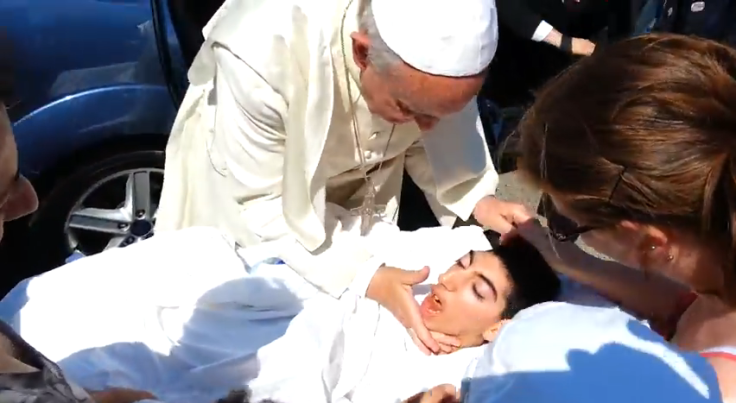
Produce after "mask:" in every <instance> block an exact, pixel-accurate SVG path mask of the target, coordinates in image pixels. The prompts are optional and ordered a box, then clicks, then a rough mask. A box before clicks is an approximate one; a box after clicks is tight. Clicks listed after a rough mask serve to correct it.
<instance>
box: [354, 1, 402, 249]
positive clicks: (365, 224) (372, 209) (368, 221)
mask: <svg viewBox="0 0 736 403" xmlns="http://www.w3.org/2000/svg"><path fill="white" fill-rule="evenodd" d="M353 1H354V0H350V2H349V3H348V6H347V7H346V8H345V11H344V12H343V14H342V21H341V23H340V45H341V47H342V57H343V60H344V63H343V64H344V67H345V83H346V86H347V93H348V103H349V104H350V115H351V123H352V125H353V135H354V136H355V145H356V147H357V148H358V156H359V158H360V167H359V168H360V171H361V173H362V174H363V180H364V181H365V186H366V194H365V197H364V198H363V202H362V203H361V205H360V207H358V208H356V209H353V213H355V214H356V215H358V216H360V234H361V235H367V234H368V232H369V231H370V229H371V227H372V226H373V220H374V219H375V215H376V213H377V212H378V211H377V208H378V206H377V205H376V193H377V191H376V183H375V182H374V181H373V178H371V176H370V174H369V169H368V163H367V162H366V160H365V155H364V153H363V146H362V144H361V138H360V126H359V125H358V116H357V114H356V113H355V104H354V102H353V90H352V83H351V80H350V69H349V67H348V57H347V56H348V55H347V51H346V48H345V19H346V18H347V14H348V10H349V9H350V6H351V5H352V4H353ZM360 96H361V97H362V96H363V94H360ZM395 130H396V125H393V126H391V133H390V134H389V135H388V141H386V147H385V148H384V150H383V157H382V158H383V159H382V160H381V162H380V163H379V164H378V168H377V169H376V170H375V172H380V171H381V167H383V162H384V161H385V158H386V153H388V147H389V145H390V144H391V139H392V138H393V137H394V131H395Z"/></svg>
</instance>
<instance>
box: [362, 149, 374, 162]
mask: <svg viewBox="0 0 736 403" xmlns="http://www.w3.org/2000/svg"><path fill="white" fill-rule="evenodd" d="M363 157H365V159H367V160H369V159H371V157H373V153H372V152H370V151H363Z"/></svg>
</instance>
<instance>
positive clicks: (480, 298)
mask: <svg viewBox="0 0 736 403" xmlns="http://www.w3.org/2000/svg"><path fill="white" fill-rule="evenodd" d="M473 293H474V294H475V296H476V297H477V298H478V299H479V300H481V301H483V300H484V299H485V297H483V295H482V294H481V293H480V291H478V287H476V286H475V285H473Z"/></svg>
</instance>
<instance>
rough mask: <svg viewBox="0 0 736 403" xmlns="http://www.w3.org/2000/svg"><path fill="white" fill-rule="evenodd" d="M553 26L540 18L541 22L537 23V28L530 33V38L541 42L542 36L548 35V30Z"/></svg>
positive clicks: (550, 30)
mask: <svg viewBox="0 0 736 403" xmlns="http://www.w3.org/2000/svg"><path fill="white" fill-rule="evenodd" d="M553 29H554V27H553V26H552V25H550V24H549V23H548V22H547V21H544V20H542V22H540V23H539V25H537V29H535V30H534V34H533V35H532V40H533V41H535V42H542V41H543V40H544V38H546V37H547V35H549V33H550V32H552V30H553Z"/></svg>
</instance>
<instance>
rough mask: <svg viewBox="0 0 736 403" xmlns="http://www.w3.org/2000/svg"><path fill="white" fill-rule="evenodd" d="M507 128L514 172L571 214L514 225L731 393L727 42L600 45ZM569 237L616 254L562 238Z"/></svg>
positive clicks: (732, 158) (734, 254)
mask: <svg viewBox="0 0 736 403" xmlns="http://www.w3.org/2000/svg"><path fill="white" fill-rule="evenodd" d="M518 130H519V132H520V133H521V139H520V148H521V155H522V159H521V161H520V166H519V168H520V170H521V171H522V172H523V173H524V175H525V176H526V177H527V178H528V179H530V180H531V181H532V182H533V183H535V184H536V185H538V186H539V187H540V188H541V189H542V190H543V191H544V192H546V193H548V194H549V195H550V197H551V200H552V202H553V203H554V205H555V207H556V208H557V209H558V210H559V211H560V212H561V213H562V214H564V215H565V216H567V217H569V218H570V219H572V220H573V221H574V222H575V223H576V224H577V227H575V228H573V229H571V230H569V231H568V232H567V233H552V234H551V235H552V236H551V237H548V236H547V235H548V234H547V233H546V232H544V231H542V228H541V227H540V226H539V225H534V224H529V223H527V224H526V225H525V224H521V223H520V224H519V232H520V233H521V235H522V236H524V237H526V238H528V239H529V240H530V241H532V242H533V243H535V244H536V245H537V246H538V247H540V248H541V249H543V250H544V251H545V253H546V255H547V257H548V259H550V260H555V262H553V263H554V265H555V266H557V268H558V269H559V270H560V271H561V272H562V273H563V274H565V275H567V276H569V277H571V278H573V279H575V280H577V281H579V282H581V283H584V284H587V285H589V286H591V287H593V288H595V289H596V290H598V291H599V292H601V293H602V294H604V295H606V296H608V297H609V298H611V299H612V300H614V301H617V302H618V303H620V304H621V305H622V306H623V307H624V308H627V309H628V310H630V311H632V312H634V313H636V314H638V315H639V316H641V317H643V318H646V319H648V320H649V321H650V323H652V327H653V328H654V329H655V330H657V331H658V332H659V333H660V334H662V335H663V336H664V337H666V338H667V339H668V340H669V341H670V342H671V343H673V344H675V345H676V346H678V347H679V348H681V349H683V350H688V351H698V352H701V353H702V355H703V356H705V357H707V358H708V359H709V361H710V363H711V365H712V366H713V368H714V369H715V371H716V373H717V375H718V379H719V384H720V387H721V390H722V393H723V396H724V400H725V401H734V400H733V399H736V50H733V49H731V48H728V47H726V46H723V45H720V44H718V43H716V42H712V41H708V40H703V39H695V38H690V37H684V36H677V35H650V36H643V37H637V38H633V39H629V40H626V41H623V42H621V43H618V44H614V45H612V46H610V47H608V48H606V49H604V50H602V51H601V52H600V53H597V52H596V53H595V54H594V55H592V56H591V57H589V58H586V59H584V60H581V61H580V62H578V63H577V64H575V65H574V66H573V67H571V68H570V69H568V70H567V71H566V72H564V73H563V74H561V75H560V76H559V77H558V78H556V79H555V80H554V81H553V82H551V83H550V84H549V85H547V86H546V88H544V89H543V90H542V91H541V93H540V94H539V95H538V97H537V99H536V102H535V103H534V105H533V106H532V108H531V109H530V110H529V112H528V113H527V115H526V116H525V117H524V119H523V121H522V122H521V123H520V126H519V129H518ZM575 235H581V237H582V239H583V240H584V241H585V242H586V244H588V245H589V246H591V247H593V248H594V249H596V250H597V251H599V252H602V253H604V254H606V255H608V256H611V257H612V258H614V259H615V260H617V261H618V262H620V263H621V264H618V263H614V262H604V261H600V260H598V259H595V258H593V257H592V256H590V255H587V254H586V253H584V252H582V251H581V250H580V249H578V248H577V247H576V246H575V245H574V244H572V243H570V242H567V243H566V242H565V241H566V240H569V239H571V238H572V237H574V236H575ZM549 239H552V242H550V241H549ZM622 264H623V265H622ZM729 399H731V400H729Z"/></svg>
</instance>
